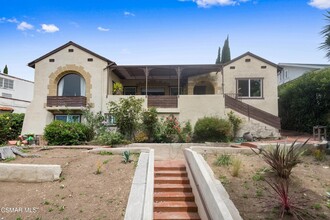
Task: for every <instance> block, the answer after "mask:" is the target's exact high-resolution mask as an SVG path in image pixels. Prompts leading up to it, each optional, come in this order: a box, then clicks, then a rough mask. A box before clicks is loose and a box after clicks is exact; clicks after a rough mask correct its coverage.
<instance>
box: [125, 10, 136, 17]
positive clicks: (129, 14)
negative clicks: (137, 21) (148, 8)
mask: <svg viewBox="0 0 330 220" xmlns="http://www.w3.org/2000/svg"><path fill="white" fill-rule="evenodd" d="M124 15H125V16H132V17H134V16H135V14H134V13H132V12H129V11H124Z"/></svg>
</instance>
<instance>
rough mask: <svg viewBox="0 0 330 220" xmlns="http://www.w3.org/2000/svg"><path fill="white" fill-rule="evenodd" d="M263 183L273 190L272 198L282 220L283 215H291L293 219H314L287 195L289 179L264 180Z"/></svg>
mask: <svg viewBox="0 0 330 220" xmlns="http://www.w3.org/2000/svg"><path fill="white" fill-rule="evenodd" d="M265 182H266V183H267V184H268V185H269V186H270V187H271V188H272V189H273V190H274V197H273V198H275V199H276V200H277V201H278V203H279V206H280V217H281V218H282V219H283V217H284V215H285V214H291V215H292V216H293V217H294V218H295V219H298V220H304V217H303V216H306V217H307V216H308V219H314V216H312V215H311V214H309V213H308V212H307V211H305V210H304V209H303V208H301V207H299V206H298V204H297V203H296V202H295V201H294V200H295V199H294V198H293V197H290V195H289V185H290V179H283V178H276V180H275V181H273V182H272V181H270V180H268V179H265Z"/></svg>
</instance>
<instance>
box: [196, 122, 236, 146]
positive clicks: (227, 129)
mask: <svg viewBox="0 0 330 220" xmlns="http://www.w3.org/2000/svg"><path fill="white" fill-rule="evenodd" d="M231 131H232V127H231V124H230V122H229V121H228V120H225V119H221V118H217V117H204V118H201V119H198V121H197V122H196V124H195V128H194V141H196V142H205V141H211V142H228V141H229V140H230V139H231V136H232V135H231Z"/></svg>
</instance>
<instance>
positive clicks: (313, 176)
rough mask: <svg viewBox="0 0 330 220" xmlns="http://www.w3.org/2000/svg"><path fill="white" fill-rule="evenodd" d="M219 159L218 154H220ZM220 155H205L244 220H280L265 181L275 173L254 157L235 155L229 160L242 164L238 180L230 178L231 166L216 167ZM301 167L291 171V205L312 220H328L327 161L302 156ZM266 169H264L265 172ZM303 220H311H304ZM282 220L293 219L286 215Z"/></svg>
mask: <svg viewBox="0 0 330 220" xmlns="http://www.w3.org/2000/svg"><path fill="white" fill-rule="evenodd" d="M219 155H221V154H219ZM219 155H210V154H207V155H204V157H205V159H206V160H207V162H208V164H209V165H210V166H211V168H212V169H213V171H214V173H215V177H216V178H218V179H219V180H220V181H221V182H222V184H223V185H224V187H225V188H226V190H227V192H228V194H229V195H230V198H231V200H232V201H233V202H234V204H235V205H236V207H237V209H238V211H239V212H240V214H241V216H242V218H243V219H245V220H250V219H251V220H255V219H269V220H270V219H274V220H277V219H280V216H279V214H280V213H279V209H278V206H277V200H276V196H274V193H273V190H272V189H271V188H270V187H269V185H268V184H267V183H266V182H265V181H264V179H265V178H267V179H271V178H274V176H275V173H272V172H271V171H269V170H267V167H268V165H267V164H266V163H264V161H263V160H262V159H261V158H260V157H258V156H257V155H255V154H251V155H245V154H236V155H232V156H231V158H238V159H240V160H241V161H242V166H241V170H240V171H239V175H238V177H233V176H232V166H231V165H229V166H216V165H215V164H214V162H215V161H216V158H217V157H218V156H219ZM302 159H303V163H301V164H299V165H298V166H297V167H295V168H293V172H292V175H291V178H292V182H291V185H290V188H289V194H290V195H291V196H292V198H293V201H294V202H296V203H298V204H297V205H298V206H300V207H301V208H303V209H304V210H305V211H307V212H308V213H310V214H312V215H313V216H314V217H315V219H330V207H329V205H327V191H328V192H330V168H329V166H330V157H329V156H327V158H326V160H325V161H322V162H317V161H315V159H314V157H313V156H303V157H302ZM265 168H266V169H265ZM304 218H305V219H308V220H309V219H312V218H311V217H310V216H305V217H304ZM284 219H290V220H291V219H294V218H293V216H290V215H285V218H284Z"/></svg>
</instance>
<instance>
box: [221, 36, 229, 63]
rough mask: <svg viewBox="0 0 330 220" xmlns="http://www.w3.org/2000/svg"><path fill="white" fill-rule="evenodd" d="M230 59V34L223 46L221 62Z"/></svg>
mask: <svg viewBox="0 0 330 220" xmlns="http://www.w3.org/2000/svg"><path fill="white" fill-rule="evenodd" d="M230 60H231V58H230V48H229V36H227V39H226V40H225V42H224V44H223V47H222V56H221V63H227V62H228V61H230Z"/></svg>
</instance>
